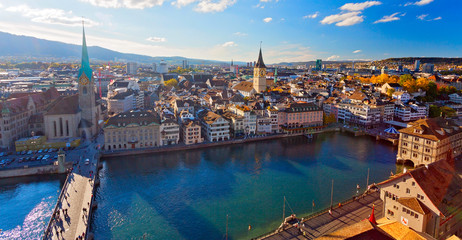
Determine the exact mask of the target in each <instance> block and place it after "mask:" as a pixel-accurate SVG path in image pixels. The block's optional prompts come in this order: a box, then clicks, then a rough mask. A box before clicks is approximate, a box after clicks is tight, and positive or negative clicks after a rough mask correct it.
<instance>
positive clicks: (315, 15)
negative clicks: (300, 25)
mask: <svg viewBox="0 0 462 240" xmlns="http://www.w3.org/2000/svg"><path fill="white" fill-rule="evenodd" d="M318 16H319V12H315V13H313V14H310V15H306V16H303V19H307V18H311V19H315V18H317V17H318Z"/></svg>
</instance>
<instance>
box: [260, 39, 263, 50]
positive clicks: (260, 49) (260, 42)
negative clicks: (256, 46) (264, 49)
mask: <svg viewBox="0 0 462 240" xmlns="http://www.w3.org/2000/svg"><path fill="white" fill-rule="evenodd" d="M262 43H263V41H260V50H261V44H262Z"/></svg>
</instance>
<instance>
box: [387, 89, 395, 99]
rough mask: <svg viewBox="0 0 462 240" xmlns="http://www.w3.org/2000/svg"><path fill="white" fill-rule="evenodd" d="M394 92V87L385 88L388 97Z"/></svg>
mask: <svg viewBox="0 0 462 240" xmlns="http://www.w3.org/2000/svg"><path fill="white" fill-rule="evenodd" d="M394 92H395V89H394V88H389V89H387V95H388V96H389V97H391V96H393V93H394Z"/></svg>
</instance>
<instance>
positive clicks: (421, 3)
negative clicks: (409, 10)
mask: <svg viewBox="0 0 462 240" xmlns="http://www.w3.org/2000/svg"><path fill="white" fill-rule="evenodd" d="M433 1H434V0H420V1H417V2H408V3H406V4H404V6H409V5H417V6H424V5H427V4H430V3H431V2H433Z"/></svg>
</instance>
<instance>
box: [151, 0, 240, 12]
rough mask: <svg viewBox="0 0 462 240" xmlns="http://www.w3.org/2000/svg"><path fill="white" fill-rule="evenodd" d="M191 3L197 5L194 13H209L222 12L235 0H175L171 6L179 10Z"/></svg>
mask: <svg viewBox="0 0 462 240" xmlns="http://www.w3.org/2000/svg"><path fill="white" fill-rule="evenodd" d="M159 1H160V0H159ZM162 1H163V0H162ZM193 3H197V5H196V7H195V8H194V11H196V12H203V13H209V12H223V11H224V10H225V9H226V8H228V7H229V6H232V5H233V4H234V3H236V0H176V1H173V2H172V3H171V4H172V5H173V6H176V7H178V8H181V7H184V6H187V5H190V4H193Z"/></svg>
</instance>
